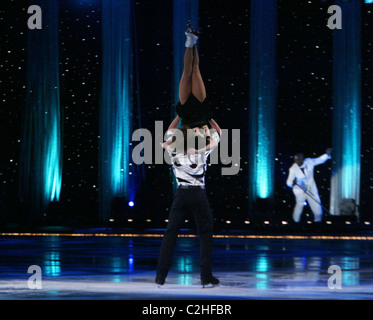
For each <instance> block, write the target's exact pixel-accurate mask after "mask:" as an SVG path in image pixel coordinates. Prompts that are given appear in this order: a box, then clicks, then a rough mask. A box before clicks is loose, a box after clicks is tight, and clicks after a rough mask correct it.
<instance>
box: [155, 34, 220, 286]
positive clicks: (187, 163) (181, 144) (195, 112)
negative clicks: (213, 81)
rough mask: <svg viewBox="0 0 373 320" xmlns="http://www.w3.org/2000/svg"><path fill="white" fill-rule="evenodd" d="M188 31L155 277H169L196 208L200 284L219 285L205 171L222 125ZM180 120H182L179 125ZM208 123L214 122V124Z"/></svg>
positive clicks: (170, 130) (171, 128)
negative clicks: (169, 196)
mask: <svg viewBox="0 0 373 320" xmlns="http://www.w3.org/2000/svg"><path fill="white" fill-rule="evenodd" d="M186 37H187V41H186V52H185V59H184V62H185V63H184V72H183V75H182V78H181V81H180V88H179V96H180V102H179V103H178V105H177V112H178V116H177V117H176V118H175V119H174V120H173V121H172V123H171V124H170V126H169V128H168V133H169V134H170V138H169V139H168V140H167V141H166V142H165V143H163V145H162V147H163V148H165V149H166V150H167V151H168V153H169V155H170V157H171V161H172V167H173V172H174V174H175V176H176V179H177V183H178V188H177V190H176V192H175V195H174V200H173V203H172V206H171V210H170V215H169V221H168V225H167V230H166V232H165V234H164V237H163V241H162V245H161V249H160V255H159V260H158V266H157V275H156V279H155V282H156V283H157V284H159V285H163V284H164V283H165V279H166V277H167V274H168V271H169V268H170V266H171V262H172V257H173V252H174V248H175V244H176V240H177V237H178V232H179V230H180V227H181V225H182V223H183V222H184V221H185V219H186V217H187V215H188V214H189V213H192V214H193V216H194V220H195V222H196V226H197V232H198V235H199V240H200V268H201V284H202V285H203V286H206V285H217V284H219V280H218V279H217V278H215V277H214V276H213V275H212V271H211V259H212V246H213V217H212V213H211V209H210V205H209V202H208V199H207V195H206V191H205V173H206V168H207V165H206V159H207V157H208V156H209V154H210V153H211V152H212V150H213V149H214V148H216V146H217V145H218V143H219V141H220V138H219V136H220V134H221V129H220V127H219V126H218V124H217V123H216V122H215V121H214V120H213V119H211V118H210V114H209V113H208V112H207V111H206V110H207V109H206V108H205V106H204V105H203V103H204V100H205V98H206V89H205V86H204V83H203V80H202V76H201V73H200V70H199V59H198V52H197V48H196V46H195V45H196V42H197V39H198V35H197V33H196V32H195V31H194V30H193V29H192V28H190V27H189V28H188V29H187V32H186ZM181 120H182V123H183V125H182V126H181V127H180V129H177V128H178V125H179V123H180V121H181ZM207 123H209V124H210V126H211V130H210V129H209V127H208V126H207V125H206V124H207ZM201 127H202V128H201ZM176 131H178V132H179V133H181V136H182V139H181V140H180V139H179V141H177V139H176V137H177V136H176V135H175V133H176ZM179 137H180V136H179ZM196 138H198V139H200V140H204V141H205V144H204V146H202V148H199V149H198V147H197V146H196V147H191V148H189V146H190V145H191V144H190V142H191V141H193V142H194V141H195V139H196ZM188 140H189V144H188Z"/></svg>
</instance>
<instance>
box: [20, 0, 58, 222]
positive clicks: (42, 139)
mask: <svg viewBox="0 0 373 320" xmlns="http://www.w3.org/2000/svg"><path fill="white" fill-rule="evenodd" d="M32 4H34V5H38V6H40V7H41V8H42V12H43V28H42V29H41V30H39V29H35V30H28V42H27V97H26V105H25V110H24V113H23V120H22V127H23V133H22V141H21V160H20V175H21V177H20V197H21V201H22V202H24V204H26V206H27V210H29V211H30V212H32V215H34V216H35V217H41V216H42V215H43V214H44V212H45V210H46V208H47V206H48V204H49V203H50V202H53V201H59V199H60V194H61V186H62V137H63V134H62V133H63V121H62V119H63V117H62V110H61V107H60V81H59V51H58V8H59V1H58V0H36V1H33V2H32Z"/></svg>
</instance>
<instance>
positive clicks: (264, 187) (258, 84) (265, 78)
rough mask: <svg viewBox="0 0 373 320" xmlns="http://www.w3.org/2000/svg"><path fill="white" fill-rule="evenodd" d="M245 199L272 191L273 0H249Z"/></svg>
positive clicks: (266, 195)
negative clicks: (247, 163) (248, 103)
mask: <svg viewBox="0 0 373 320" xmlns="http://www.w3.org/2000/svg"><path fill="white" fill-rule="evenodd" d="M250 17H251V23H250V28H251V30H250V52H251V60H250V112H249V130H250V131H249V134H250V138H249V141H250V146H249V159H250V160H249V163H250V165H249V166H250V168H249V199H250V202H251V203H254V202H256V201H257V199H271V198H272V197H273V195H274V158H275V119H276V100H277V76H276V34H277V0H269V1H259V0H253V1H251V14H250Z"/></svg>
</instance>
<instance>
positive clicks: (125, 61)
mask: <svg viewBox="0 0 373 320" xmlns="http://www.w3.org/2000/svg"><path fill="white" fill-rule="evenodd" d="M131 10H132V8H131V1H130V0H107V1H104V2H103V10H102V17H103V19H102V20H103V25H102V29H103V79H102V98H101V109H100V184H101V186H100V191H101V201H100V215H101V218H102V219H104V220H106V219H107V218H108V216H107V215H108V213H109V212H110V205H111V202H112V200H113V199H114V198H115V197H127V198H130V197H131V196H132V193H133V188H132V182H133V177H132V178H131V177H130V155H131V145H130V143H131V137H132V111H133V92H132V89H133V37H132V34H133V33H132V18H131V12H132V11H131Z"/></svg>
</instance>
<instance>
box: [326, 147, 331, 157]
mask: <svg viewBox="0 0 373 320" xmlns="http://www.w3.org/2000/svg"><path fill="white" fill-rule="evenodd" d="M326 153H327V154H328V156H331V155H332V148H328V149H326Z"/></svg>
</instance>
